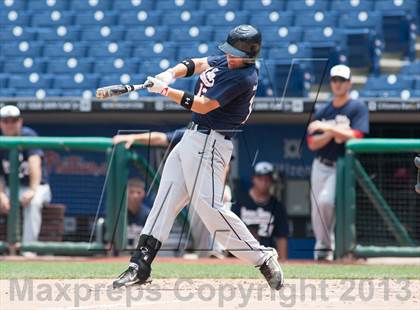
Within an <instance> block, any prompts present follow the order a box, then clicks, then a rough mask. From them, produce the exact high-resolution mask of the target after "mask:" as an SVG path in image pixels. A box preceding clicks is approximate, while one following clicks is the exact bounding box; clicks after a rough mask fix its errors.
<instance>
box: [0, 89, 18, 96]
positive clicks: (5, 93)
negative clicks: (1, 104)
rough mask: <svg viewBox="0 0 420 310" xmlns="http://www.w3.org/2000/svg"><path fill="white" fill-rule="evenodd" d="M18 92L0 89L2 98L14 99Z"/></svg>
mask: <svg viewBox="0 0 420 310" xmlns="http://www.w3.org/2000/svg"><path fill="white" fill-rule="evenodd" d="M15 94H16V90H15V89H14V88H0V97H4V98H7V97H14V96H15Z"/></svg>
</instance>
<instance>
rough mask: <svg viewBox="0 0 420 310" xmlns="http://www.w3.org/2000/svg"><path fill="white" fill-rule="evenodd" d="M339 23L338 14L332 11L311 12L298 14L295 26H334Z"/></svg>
mask: <svg viewBox="0 0 420 310" xmlns="http://www.w3.org/2000/svg"><path fill="white" fill-rule="evenodd" d="M336 23H337V15H336V14H335V13H331V12H321V11H318V12H311V13H301V14H297V15H296V19H295V26H299V27H308V28H312V27H326V26H330V27H334V26H335V25H336Z"/></svg>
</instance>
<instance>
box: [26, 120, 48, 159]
mask: <svg viewBox="0 0 420 310" xmlns="http://www.w3.org/2000/svg"><path fill="white" fill-rule="evenodd" d="M22 136H24V137H38V134H37V133H36V132H35V130H33V129H31V128H29V127H23V128H22ZM32 155H38V156H40V157H42V156H44V152H43V151H42V150H41V149H29V150H28V157H29V156H32Z"/></svg>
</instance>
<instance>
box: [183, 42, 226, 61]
mask: <svg viewBox="0 0 420 310" xmlns="http://www.w3.org/2000/svg"><path fill="white" fill-rule="evenodd" d="M220 53H221V52H220V51H219V50H218V48H217V45H216V44H215V43H209V44H208V43H200V44H192V45H189V46H188V45H186V46H182V47H180V48H179V50H178V57H177V59H178V60H182V59H185V58H193V57H206V56H209V55H218V54H220Z"/></svg>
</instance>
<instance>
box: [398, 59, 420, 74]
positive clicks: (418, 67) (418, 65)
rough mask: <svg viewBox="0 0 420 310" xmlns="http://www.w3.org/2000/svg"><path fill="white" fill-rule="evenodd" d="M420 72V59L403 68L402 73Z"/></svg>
mask: <svg viewBox="0 0 420 310" xmlns="http://www.w3.org/2000/svg"><path fill="white" fill-rule="evenodd" d="M419 72H420V60H417V61H415V62H412V63H410V64H408V65H406V66H404V67H402V68H401V71H400V74H401V75H406V76H415V75H418V74H419Z"/></svg>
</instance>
